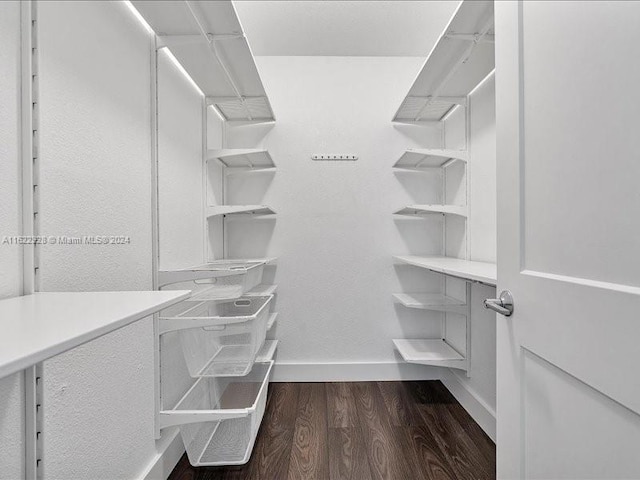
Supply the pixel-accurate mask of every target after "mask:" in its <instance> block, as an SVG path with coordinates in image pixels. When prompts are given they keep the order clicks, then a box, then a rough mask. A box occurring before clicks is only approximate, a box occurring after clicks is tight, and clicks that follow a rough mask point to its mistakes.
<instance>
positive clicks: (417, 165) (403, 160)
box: [393, 148, 469, 172]
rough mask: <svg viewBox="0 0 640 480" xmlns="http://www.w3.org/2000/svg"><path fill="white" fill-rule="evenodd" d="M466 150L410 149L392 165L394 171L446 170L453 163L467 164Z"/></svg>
mask: <svg viewBox="0 0 640 480" xmlns="http://www.w3.org/2000/svg"><path fill="white" fill-rule="evenodd" d="M468 160H469V155H468V154H467V152H466V150H440V149H432V148H410V149H408V150H406V151H405V152H404V153H403V154H402V156H401V157H400V158H399V159H398V161H397V162H396V163H395V164H394V165H393V168H395V169H396V170H405V171H410V172H424V171H428V170H430V169H440V168H447V167H448V166H449V165H452V164H453V163H455V162H465V163H466V162H467V161H468Z"/></svg>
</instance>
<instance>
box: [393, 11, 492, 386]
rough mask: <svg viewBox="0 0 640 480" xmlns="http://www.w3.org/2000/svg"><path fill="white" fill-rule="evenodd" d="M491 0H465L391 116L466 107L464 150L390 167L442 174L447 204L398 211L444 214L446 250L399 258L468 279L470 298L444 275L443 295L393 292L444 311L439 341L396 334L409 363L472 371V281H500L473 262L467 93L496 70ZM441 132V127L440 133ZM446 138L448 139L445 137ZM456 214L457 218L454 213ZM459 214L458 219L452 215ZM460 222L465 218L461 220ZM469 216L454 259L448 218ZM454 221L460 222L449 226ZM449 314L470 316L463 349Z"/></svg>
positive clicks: (413, 152)
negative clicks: (451, 337)
mask: <svg viewBox="0 0 640 480" xmlns="http://www.w3.org/2000/svg"><path fill="white" fill-rule="evenodd" d="M493 22H494V18H493V2H492V1H484V0H482V1H472V0H464V1H463V2H461V3H460V5H459V6H458V9H457V10H456V12H455V13H454V15H453V17H452V18H451V20H450V21H449V24H448V25H447V27H446V28H445V30H444V32H443V33H442V35H441V36H440V39H439V40H438V42H437V43H436V45H435V47H434V48H433V50H432V51H431V53H430V54H429V56H428V58H427V60H426V61H425V63H424V65H423V67H422V69H421V70H420V73H419V74H418V76H417V78H416V79H415V81H414V83H413V85H412V86H411V88H410V90H409V92H408V94H407V96H406V97H405V99H404V100H403V102H402V104H401V105H400V107H399V108H398V110H397V112H396V114H395V116H394V118H393V121H394V122H399V123H410V124H417V125H434V124H435V125H438V126H442V125H443V121H444V120H445V119H446V117H447V116H448V114H449V113H451V112H452V111H453V110H454V109H455V108H456V107H458V106H461V107H462V108H464V115H465V122H464V128H465V132H464V133H465V136H464V138H465V148H464V150H447V149H409V150H406V151H405V152H404V153H403V154H402V155H401V156H400V158H399V159H398V160H397V161H396V163H395V164H394V165H393V168H394V169H395V170H397V171H407V172H430V171H434V170H435V171H436V172H437V173H439V174H440V175H441V176H442V191H443V195H442V198H443V205H409V206H407V207H404V208H402V209H400V210H398V211H396V212H394V214H396V215H410V216H421V215H428V214H442V215H443V216H444V222H443V248H442V255H439V256H413V255H404V256H396V257H394V258H395V259H396V260H398V261H400V262H402V263H405V264H408V265H413V266H415V267H420V268H425V269H427V270H430V271H432V272H437V273H441V274H444V275H446V276H449V277H455V278H458V279H462V280H464V281H465V282H466V298H465V300H464V301H461V300H457V299H455V298H452V297H450V296H449V295H448V294H447V287H448V282H447V280H446V279H444V280H443V292H442V293H396V294H394V295H393V296H394V298H395V300H396V301H397V302H399V303H400V304H402V305H404V306H405V307H407V308H420V309H424V310H434V311H440V312H443V320H442V338H441V339H395V340H393V342H394V345H395V348H396V349H397V350H398V351H399V352H400V354H401V355H402V357H403V358H404V360H405V361H407V362H411V363H419V364H423V365H434V366H440V367H449V368H457V369H462V370H464V371H466V372H467V375H469V370H470V365H471V324H470V322H471V305H470V302H471V283H472V282H479V283H483V284H486V285H492V286H495V284H496V265H495V264H491V263H484V262H475V261H471V260H469V238H468V233H469V231H468V223H469V220H470V219H469V203H470V198H469V197H470V188H469V171H468V164H469V163H470V162H472V161H473V160H472V159H470V156H469V151H468V149H469V121H470V120H469V94H470V93H471V92H472V91H473V89H474V88H475V87H476V86H477V85H478V84H479V83H481V82H482V81H483V80H484V79H485V78H486V77H487V76H488V75H490V74H491V72H492V71H493V70H494V68H495V59H494V45H493V41H494V34H493ZM443 134H444V131H443ZM443 138H444V137H443ZM459 163H462V164H463V166H464V168H465V170H466V171H465V172H464V183H465V185H464V191H465V197H466V201H465V203H466V205H449V204H447V201H448V198H447V171H449V168H448V167H450V166H451V165H454V164H459ZM450 217H454V218H450ZM455 218H457V220H456V219H455ZM460 219H462V220H460ZM449 221H452V222H455V221H457V222H459V221H464V228H465V230H466V235H465V249H464V253H463V254H462V256H463V257H464V258H452V257H448V256H446V253H447V249H446V246H447V241H446V240H447V232H448V229H447V227H448V222H449ZM452 226H455V223H454V224H452ZM449 314H457V315H462V316H464V317H465V321H466V325H465V328H466V342H465V350H464V352H459V351H457V350H456V349H455V348H453V347H452V346H451V345H450V344H449V343H448V342H447V325H448V320H449V316H448V315H449Z"/></svg>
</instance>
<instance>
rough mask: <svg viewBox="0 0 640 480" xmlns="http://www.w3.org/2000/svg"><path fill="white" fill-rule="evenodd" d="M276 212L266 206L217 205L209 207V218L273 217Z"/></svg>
mask: <svg viewBox="0 0 640 480" xmlns="http://www.w3.org/2000/svg"><path fill="white" fill-rule="evenodd" d="M274 213H276V212H274V211H273V210H272V209H271V208H269V207H267V206H266V205H216V206H212V207H207V218H210V217H215V216H217V215H237V214H245V215H273V214H274Z"/></svg>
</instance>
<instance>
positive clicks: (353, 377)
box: [271, 362, 440, 382]
mask: <svg viewBox="0 0 640 480" xmlns="http://www.w3.org/2000/svg"><path fill="white" fill-rule="evenodd" d="M439 370H440V369H438V368H434V367H427V366H424V365H415V364H409V363H396V362H388V363H383V362H381V363H376V362H372V363H362V362H360V363H276V364H275V365H274V368H273V373H272V375H271V381H272V382H373V381H388V380H438V379H439V378H440V372H439Z"/></svg>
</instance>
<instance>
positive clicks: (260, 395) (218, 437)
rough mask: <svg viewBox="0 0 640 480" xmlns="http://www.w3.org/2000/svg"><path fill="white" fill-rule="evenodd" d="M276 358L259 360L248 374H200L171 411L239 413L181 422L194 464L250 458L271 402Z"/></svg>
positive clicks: (233, 462)
mask: <svg viewBox="0 0 640 480" xmlns="http://www.w3.org/2000/svg"><path fill="white" fill-rule="evenodd" d="M273 363H274V362H273V361H271V362H267V363H256V364H255V365H254V366H253V369H252V370H251V371H250V372H249V373H248V374H247V375H246V376H244V377H223V378H210V377H209V378H200V379H198V381H197V382H196V383H195V384H194V385H193V387H192V388H191V389H190V390H189V391H188V392H187V393H186V394H185V396H184V397H183V398H182V400H180V402H179V403H178V405H177V406H176V407H175V408H174V409H173V410H172V411H171V412H182V411H190V412H193V413H194V416H195V417H197V416H198V414H201V415H203V416H204V415H209V416H210V415H211V414H213V415H215V414H219V415H220V417H235V418H229V419H224V420H219V421H207V422H201V423H189V424H186V425H181V426H180V434H181V436H182V440H183V442H184V445H185V449H186V450H187V455H188V456H189V462H190V463H191V465H193V466H197V467H199V466H215V465H242V464H245V463H247V462H248V461H249V458H250V456H251V452H252V450H253V445H254V443H255V439H256V436H257V434H258V430H259V428H260V423H261V422H262V417H263V415H264V411H265V407H266V403H267V390H268V385H269V376H270V374H271V369H272V367H273Z"/></svg>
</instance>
